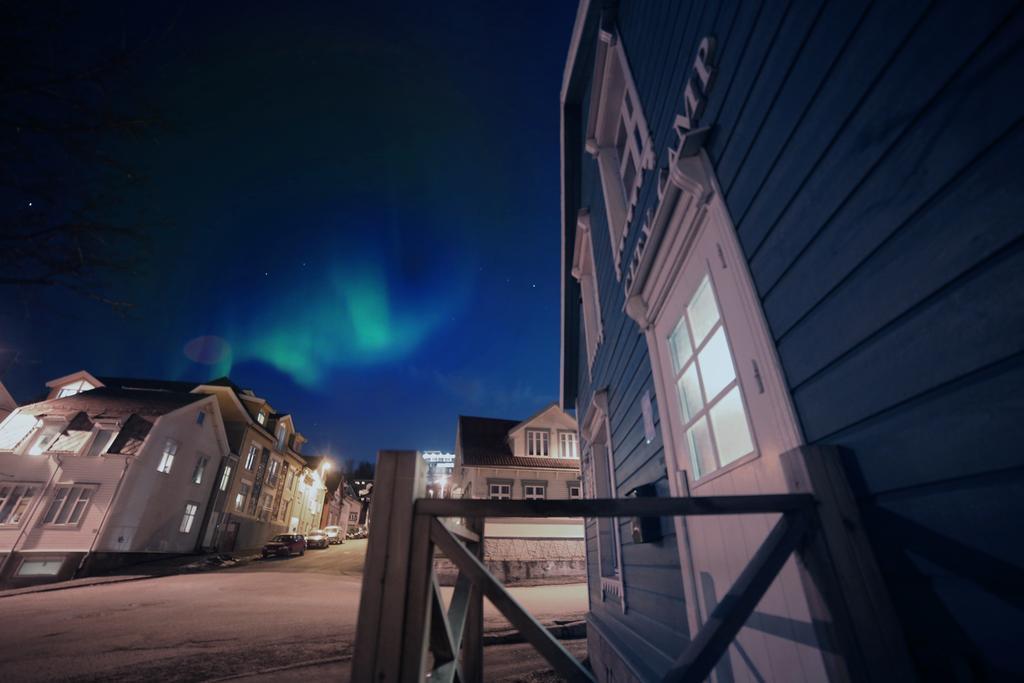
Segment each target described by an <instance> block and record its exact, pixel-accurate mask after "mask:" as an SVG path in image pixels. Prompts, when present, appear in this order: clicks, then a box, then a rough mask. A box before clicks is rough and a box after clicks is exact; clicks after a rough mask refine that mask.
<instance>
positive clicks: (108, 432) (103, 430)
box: [85, 426, 118, 456]
mask: <svg viewBox="0 0 1024 683" xmlns="http://www.w3.org/2000/svg"><path fill="white" fill-rule="evenodd" d="M117 431H118V430H117V428H116V427H113V426H109V427H104V426H98V427H96V430H95V436H93V439H92V443H90V444H89V448H88V450H86V451H85V454H86V455H87V456H95V455H100V454H102V453H106V452H107V449H108V448H110V445H111V444H112V443H114V439H115V438H116V437H117Z"/></svg>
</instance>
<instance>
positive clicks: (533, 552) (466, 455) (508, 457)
mask: <svg viewBox="0 0 1024 683" xmlns="http://www.w3.org/2000/svg"><path fill="white" fill-rule="evenodd" d="M452 477H453V478H454V480H455V481H454V483H453V489H452V495H453V497H457V498H459V497H461V498H478V499H479V498H485V499H497V500H566V499H570V498H579V497H581V496H582V490H581V488H580V460H579V448H578V436H577V431H576V420H575V419H573V417H572V416H571V415H569V414H567V413H566V412H565V411H563V410H562V409H561V408H559V407H558V405H556V404H552V405H549V406H546V407H545V408H544V409H542V410H541V411H540V412H538V413H537V414H535V415H533V416H532V417H530V418H528V419H526V420H504V419H498V418H487V417H469V416H464V415H460V416H459V423H458V428H457V431H456V436H455V465H454V469H453V474H452ZM484 533H485V536H486V540H485V542H484V559H485V561H487V563H488V566H489V567H490V568H491V570H492V571H493V572H495V573H496V574H497V575H498V576H500V577H501V578H502V580H503V581H506V582H515V581H518V580H523V579H531V580H536V579H551V578H558V579H564V578H567V577H573V576H576V577H582V575H583V570H584V566H583V559H584V553H583V525H582V522H580V520H577V519H569V518H549V519H519V518H514V517H512V518H505V519H494V520H487V523H486V527H485V531H484Z"/></svg>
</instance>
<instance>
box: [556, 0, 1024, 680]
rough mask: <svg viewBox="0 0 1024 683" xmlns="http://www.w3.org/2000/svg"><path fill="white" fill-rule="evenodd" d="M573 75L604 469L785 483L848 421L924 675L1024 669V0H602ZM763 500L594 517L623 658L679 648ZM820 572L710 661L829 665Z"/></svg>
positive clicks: (573, 225)
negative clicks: (794, 460)
mask: <svg viewBox="0 0 1024 683" xmlns="http://www.w3.org/2000/svg"><path fill="white" fill-rule="evenodd" d="M561 100H562V105H561V107H562V108H561V115H562V139H561V143H562V150H561V154H562V157H561V158H562V199H563V206H562V211H563V215H562V224H563V230H562V247H563V249H562V256H563V260H562V268H563V277H562V282H563V285H562V286H563V301H562V306H563V314H562V322H563V325H562V353H563V358H562V404H563V407H565V408H575V409H576V411H577V418H578V422H579V425H580V433H581V435H582V445H583V457H584V488H585V493H586V494H587V495H589V496H592V497H608V496H625V495H628V494H630V493H631V492H634V495H635V494H637V493H638V494H640V495H649V494H654V495H659V496H690V495H692V496H702V495H724V494H734V493H735V494H742V493H770V492H785V491H789V490H791V487H790V486H789V482H788V480H787V477H786V473H785V472H784V471H783V470H784V468H783V467H782V465H781V464H780V455H781V454H783V453H784V452H786V451H789V450H792V449H794V448H798V447H802V446H807V445H830V446H838V447H841V450H838V451H834V453H835V457H836V458H837V459H839V460H840V461H841V465H842V471H843V472H844V473H845V476H846V479H847V480H848V482H849V486H850V488H851V490H852V491H853V495H854V500H855V501H856V508H857V510H858V513H859V515H860V520H861V523H862V524H863V528H864V530H865V533H866V536H867V539H868V542H869V545H870V549H871V553H873V556H874V557H873V561H874V562H875V563H876V566H877V568H878V570H879V573H880V577H881V585H880V590H879V591H878V595H876V596H871V595H866V596H865V597H864V599H865V600H872V599H875V598H878V599H879V600H884V601H886V602H888V604H890V605H891V608H892V613H893V614H894V623H895V628H896V633H895V637H896V638H897V639H900V640H902V641H905V649H906V650H907V651H908V652H909V661H910V665H911V667H912V668H913V669H914V670H915V671H916V675H917V676H918V677H919V678H920V679H921V680H963V681H969V680H1004V679H1011V678H1014V679H1019V678H1024V656H1022V654H1021V653H1022V652H1024V635H1022V634H1024V533H1022V529H1024V522H1022V520H1024V454H1022V444H1024V394H1022V389H1021V387H1022V386H1024V240H1022V236H1024V166H1022V159H1024V125H1022V121H1024V8H1022V5H1021V3H1019V2H1010V1H1003V0H985V1H984V2H972V3H966V2H938V3H935V2H925V1H924V0H901V2H882V3H871V2H862V1H858V0H846V1H844V2H823V1H821V0H794V1H793V2H782V1H767V0H766V1H763V2H759V1H757V0H750V1H746V0H744V1H743V2H739V1H738V0H733V1H723V2H710V1H705V2H683V1H681V0H680V1H672V0H661V1H658V0H621V2H615V1H613V0H583V2H582V3H581V6H580V8H579V12H578V17H577V21H576V25H575V28H574V32H573V36H572V43H571V46H570V52H569V56H568V60H567V64H566V67H565V74H564V81H563V88H562V93H561ZM648 484H651V485H653V487H646V488H644V485H648ZM767 528H768V523H767V521H765V520H761V519H747V520H738V519H718V520H710V519H701V520H698V521H692V520H691V521H686V522H684V521H683V520H681V519H676V520H670V519H663V520H662V521H661V533H660V536H661V537H660V539H656V540H653V539H652V540H650V542H634V540H633V537H632V535H631V533H630V526H629V520H618V522H617V523H615V522H611V521H608V522H604V521H601V522H597V521H593V522H590V523H588V527H587V548H588V567H589V576H590V601H591V616H590V629H589V634H590V636H589V637H590V640H591V642H590V646H591V647H590V653H591V660H592V663H593V664H594V668H595V671H596V672H597V674H598V676H599V678H601V679H602V680H615V681H620V680H631V679H640V680H648V679H651V678H654V677H656V676H658V675H660V674H661V673H662V672H664V671H665V670H666V669H667V668H668V667H669V665H670V663H671V662H672V660H673V659H675V657H676V656H677V654H678V653H679V652H680V651H681V650H682V648H684V647H685V645H686V644H687V643H688V642H689V640H690V638H691V637H692V636H693V634H694V633H695V632H696V630H697V629H698V628H699V627H700V626H701V624H702V623H703V620H704V619H705V618H706V616H707V614H708V613H709V612H710V611H711V609H713V608H714V606H715V604H716V602H717V600H719V599H720V598H721V597H722V594H723V592H724V590H725V589H727V588H728V586H729V583H730V582H731V581H732V580H733V579H734V578H735V576H736V574H737V573H738V572H739V571H741V570H742V567H743V563H744V562H745V561H746V559H747V558H749V556H750V554H751V553H752V552H753V551H754V549H756V547H757V543H758V542H759V538H761V537H763V535H764V533H765V531H766V529H767ZM641 540H646V539H641ZM798 573H799V567H797V566H796V563H795V562H794V561H791V562H790V564H789V565H787V567H786V568H785V569H784V570H783V572H782V574H781V575H780V576H779V578H778V579H777V580H776V583H775V585H773V587H772V589H771V590H770V591H769V593H768V594H767V595H766V596H765V598H764V600H763V601H762V603H761V604H760V605H759V606H758V608H757V611H756V612H755V614H754V615H753V617H751V619H750V620H749V622H748V623H747V626H746V627H745V628H744V629H743V631H741V633H740V636H739V638H738V639H737V640H736V642H735V643H734V645H732V646H731V647H730V650H729V656H728V657H727V658H724V659H723V660H722V661H721V662H720V664H719V665H718V667H717V669H716V670H715V673H714V679H715V680H718V681H732V680H752V681H758V680H778V681H783V680H784V681H790V680H821V679H823V678H825V677H827V675H828V674H827V670H828V667H827V663H826V662H825V660H826V659H827V656H828V652H829V648H830V647H831V645H830V644H829V643H825V642H823V641H822V638H821V636H820V632H819V631H817V630H816V629H815V628H814V624H813V617H812V614H813V613H814V606H813V604H812V603H813V600H814V596H812V595H807V592H806V590H805V589H804V587H803V584H802V583H801V581H800V579H799V576H798ZM883 593H884V595H882V594H883Z"/></svg>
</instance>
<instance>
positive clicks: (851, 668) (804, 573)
mask: <svg viewBox="0 0 1024 683" xmlns="http://www.w3.org/2000/svg"><path fill="white" fill-rule="evenodd" d="M842 452H843V451H842V449H841V448H839V447H836V446H827V445H805V446H800V447H798V448H794V449H792V450H790V451H787V452H785V453H783V454H782V455H781V456H780V459H781V463H782V469H783V473H784V475H785V477H786V481H787V483H788V485H789V488H790V491H792V492H793V493H813V494H814V496H815V499H816V503H817V506H816V511H817V519H816V520H815V523H814V525H813V527H812V529H811V532H810V533H809V534H808V536H807V538H808V541H807V543H806V544H805V546H804V547H803V548H802V549H801V550H800V552H799V553H798V558H799V562H798V563H797V564H798V567H799V568H800V575H801V581H802V583H803V584H804V589H805V591H806V593H807V596H808V602H809V604H810V607H811V617H812V619H813V620H814V623H815V624H816V625H817V626H818V627H819V629H824V630H823V632H822V633H820V634H819V640H820V641H821V642H822V646H823V648H825V650H826V651H825V652H823V653H822V654H823V655H824V657H825V663H826V666H827V667H828V670H829V677H830V679H832V680H854V681H879V682H881V681H914V680H917V676H916V674H915V673H914V668H913V665H912V664H911V662H910V656H909V650H908V649H907V646H906V642H905V640H904V636H903V630H902V627H901V625H900V622H899V619H898V618H897V616H896V612H895V610H894V609H893V607H892V603H891V601H890V598H889V592H888V590H887V589H886V586H885V582H884V581H883V579H882V573H881V571H880V570H879V568H878V564H877V563H876V561H875V556H874V551H873V550H872V548H871V545H870V543H869V542H868V539H867V537H866V535H865V534H864V528H863V526H862V524H861V521H860V511H859V509H858V507H857V501H856V499H855V498H854V496H853V491H852V489H851V488H850V484H849V482H848V481H847V479H846V473H845V472H844V470H843V465H842V462H841V456H842ZM830 643H831V647H829V645H830Z"/></svg>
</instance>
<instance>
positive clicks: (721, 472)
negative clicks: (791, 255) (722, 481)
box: [687, 451, 761, 489]
mask: <svg viewBox="0 0 1024 683" xmlns="http://www.w3.org/2000/svg"><path fill="white" fill-rule="evenodd" d="M759 457H761V453H760V452H759V451H754V452H752V453H748V454H747V455H744V456H743V457H742V458H738V459H736V460H733V461H732V462H731V463H729V464H728V465H726V466H724V467H719V468H718V469H717V470H715V471H714V472H710V473H708V474H705V475H704V476H703V477H701V478H700V479H694V480H693V484H692V486H693V488H694V489H699V488H700V487H701V486H703V485H704V484H707V483H708V482H712V481H714V480H715V479H718V478H719V477H722V476H725V475H726V474H728V473H729V472H732V471H733V470H734V469H736V468H737V467H741V466H743V465H745V464H747V463H748V462H751V461H753V460H757V459H758V458H759ZM689 471H690V470H689V468H687V472H689Z"/></svg>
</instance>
